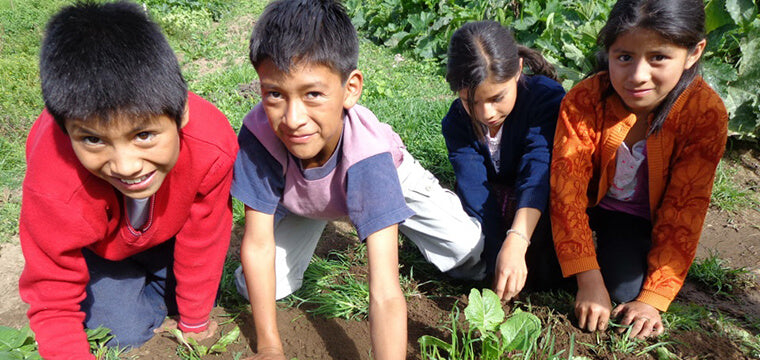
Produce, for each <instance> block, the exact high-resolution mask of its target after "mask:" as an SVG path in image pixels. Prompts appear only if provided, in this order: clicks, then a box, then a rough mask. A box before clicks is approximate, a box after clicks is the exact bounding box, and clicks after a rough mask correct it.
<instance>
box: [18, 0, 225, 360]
mask: <svg viewBox="0 0 760 360" xmlns="http://www.w3.org/2000/svg"><path fill="white" fill-rule="evenodd" d="M40 78H41V84H42V95H43V98H44V100H45V107H46V109H45V110H44V111H43V112H42V114H41V115H40V117H39V118H38V119H37V121H36V122H35V123H34V125H33V127H32V129H31V131H30V133H29V137H28V140H27V148H26V160H27V173H26V177H25V179H24V185H23V202H22V209H21V218H20V235H21V245H22V248H23V251H24V257H25V259H26V264H25V266H24V271H23V273H22V275H21V279H20V281H19V288H20V293H21V297H22V299H24V301H26V302H28V303H29V304H30V309H29V312H28V316H29V321H30V325H31V327H32V330H34V332H35V334H36V336H37V341H38V343H39V349H40V354H41V355H42V356H43V357H44V358H46V359H94V357H93V356H92V355H91V354H90V352H89V344H88V342H87V338H86V335H85V332H84V328H85V327H86V328H95V327H98V326H105V327H108V328H110V329H111V330H112V334H113V335H114V339H113V340H112V341H111V343H109V345H118V346H139V345H141V344H142V343H144V342H145V341H147V340H149V339H150V338H151V337H152V335H153V333H154V330H155V329H157V328H159V327H160V326H161V324H162V323H163V322H164V320H165V318H166V316H167V315H172V314H179V319H178V323H177V326H178V327H179V329H180V330H182V331H183V332H184V333H185V334H186V335H187V336H191V337H195V338H197V339H202V338H206V337H210V336H211V335H213V333H214V330H215V328H216V324H215V323H213V322H210V321H209V313H210V311H211V308H212V307H213V304H214V298H215V295H216V291H217V288H218V285H219V280H220V277H221V273H222V266H223V263H224V259H225V255H226V250H227V247H228V244H229V239H230V231H231V224H232V210H231V203H230V196H229V189H230V184H231V181H232V167H233V163H234V160H235V155H236V153H237V149H238V148H237V140H236V136H235V134H234V132H233V130H232V128H231V127H230V124H229V122H228V121H227V119H226V118H225V117H224V115H223V114H222V113H221V112H220V111H219V110H218V109H216V108H215V107H214V106H213V105H212V104H210V103H208V102H207V101H205V100H203V99H201V98H200V97H198V96H197V95H194V94H192V93H190V94H189V93H188V92H187V85H186V84H185V81H184V79H183V78H182V75H181V73H180V69H179V64H178V62H177V59H176V56H175V55H174V53H173V51H172V50H171V48H170V47H169V45H168V43H167V42H166V39H165V38H164V37H163V35H162V34H161V31H160V29H159V28H158V26H157V25H156V24H155V23H153V22H151V21H150V19H148V17H147V16H146V14H145V13H144V11H143V10H142V9H141V8H140V7H139V6H137V5H134V4H130V3H125V2H118V3H108V4H94V3H77V4H76V5H74V6H69V7H66V8H64V9H62V10H61V11H60V12H59V13H58V14H57V15H55V16H54V17H53V18H52V19H51V21H50V23H49V24H48V26H47V30H46V34H45V39H44V40H43V43H42V48H41V52H40Z"/></svg>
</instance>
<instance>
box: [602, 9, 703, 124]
mask: <svg viewBox="0 0 760 360" xmlns="http://www.w3.org/2000/svg"><path fill="white" fill-rule="evenodd" d="M636 29H647V30H651V31H654V32H655V33H657V34H659V35H660V36H661V37H662V38H663V39H665V40H667V41H669V42H671V43H673V44H675V45H677V46H681V47H684V48H686V49H688V50H689V51H690V52H691V51H693V50H694V49H695V48H696V46H697V44H698V43H699V42H700V41H702V40H703V39H704V38H705V4H704V2H703V1H702V0H619V1H618V2H616V3H615V5H614V6H613V8H612V10H611V11H610V16H609V18H608V20H607V23H606V24H605V25H604V27H603V28H602V30H601V31H600V32H599V37H598V38H597V40H596V42H597V44H598V45H599V46H601V47H602V48H603V49H604V50H603V51H601V52H599V53H598V54H597V66H596V69H595V70H594V72H600V71H608V70H609V59H608V56H607V52H608V51H609V49H610V47H612V45H613V44H614V43H615V40H617V38H618V36H620V35H621V34H624V33H627V32H629V31H635V30H636ZM698 74H699V60H698V61H697V62H696V63H695V64H694V65H693V66H692V67H691V68H689V69H687V70H686V71H684V72H683V74H681V78H680V79H679V80H678V83H677V84H676V86H675V88H673V90H671V91H670V93H669V94H668V95H667V96H666V97H665V99H663V101H662V103H660V105H659V106H658V107H657V108H656V109H655V110H654V119H653V120H652V125H651V126H650V128H649V134H650V135H651V134H654V133H656V132H657V131H659V130H660V128H662V124H663V123H664V122H665V119H666V118H667V117H668V113H670V109H671V108H672V107H673V104H675V102H676V100H677V99H678V97H679V96H680V95H681V93H683V92H684V90H686V88H687V87H689V85H690V84H691V82H692V81H693V80H694V79H695V78H696V77H697V75H698ZM612 92H614V89H612V87H611V86H610V90H608V92H607V93H605V94H603V96H608V95H611V93H612Z"/></svg>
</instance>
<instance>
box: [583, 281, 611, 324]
mask: <svg viewBox="0 0 760 360" xmlns="http://www.w3.org/2000/svg"><path fill="white" fill-rule="evenodd" d="M575 277H576V280H578V294H577V295H576V296H575V316H576V317H577V318H578V326H579V327H580V328H581V329H585V330H588V331H596V330H600V331H604V330H606V329H607V323H608V322H609V320H610V310H612V303H611V302H610V294H609V292H607V288H606V287H605V286H604V280H603V279H602V273H601V272H599V270H589V271H585V272H582V273H579V274H577V275H576V276H575Z"/></svg>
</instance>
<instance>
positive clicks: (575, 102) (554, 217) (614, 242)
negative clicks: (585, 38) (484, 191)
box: [550, 0, 727, 338]
mask: <svg viewBox="0 0 760 360" xmlns="http://www.w3.org/2000/svg"><path fill="white" fill-rule="evenodd" d="M704 19H705V13H704V4H703V2H702V0H619V1H618V2H617V3H616V4H615V6H614V7H613V9H612V11H611V12H610V16H609V20H608V21H607V24H606V25H605V26H604V28H603V29H602V30H601V33H600V34H599V38H598V40H597V43H598V44H599V45H600V46H601V47H603V49H604V52H603V53H601V55H602V56H600V58H601V59H600V60H601V61H599V65H600V68H599V69H597V71H596V73H595V74H594V75H593V76H591V77H590V78H588V79H586V80H584V81H582V82H581V83H579V84H578V85H577V86H575V87H574V88H573V89H572V90H570V92H568V94H567V96H566V97H565V98H564V100H563V102H562V105H561V108H560V114H559V120H558V123H557V131H556V134H555V141H554V155H553V156H554V157H553V159H552V165H551V180H550V182H551V194H550V197H551V200H550V212H551V222H552V230H553V234H554V243H555V248H556V250H557V256H558V258H559V262H560V265H561V267H562V272H563V274H564V276H571V275H575V278H576V281H577V284H578V292H577V295H576V300H575V315H576V316H577V318H578V324H579V326H580V327H581V328H584V329H587V330H589V331H595V330H605V329H606V328H607V323H608V321H609V318H610V316H612V317H618V318H619V322H620V324H622V325H625V326H628V325H631V333H630V335H631V336H634V337H637V338H645V337H647V336H650V335H660V334H661V333H662V332H663V331H664V327H663V324H662V319H661V317H660V312H661V311H666V310H667V308H668V306H669V305H670V303H671V301H673V299H674V298H675V296H676V294H677V293H678V291H679V290H680V289H681V286H682V285H683V281H684V279H685V277H686V273H687V272H688V269H689V266H691V263H692V261H693V260H694V256H695V253H696V249H697V243H698V241H699V236H700V233H701V229H702V224H703V222H704V218H705V214H706V212H707V207H708V205H709V202H710V192H711V190H712V184H713V178H714V176H715V168H716V167H717V164H718V162H719V161H720V158H721V156H722V154H723V150H724V148H725V143H726V126H727V114H726V109H725V107H724V106H723V103H722V101H721V100H720V98H719V97H718V95H717V94H716V93H715V92H714V91H713V90H712V89H711V88H710V87H709V86H708V85H707V83H705V81H704V80H703V79H702V78H701V77H700V76H699V75H698V72H699V58H700V56H701V55H702V52H703V50H704V48H705V44H706V41H705V36H704ZM592 232H593V233H595V235H596V244H595V241H594V238H593V237H592ZM611 300H612V301H615V303H617V304H618V305H617V306H616V307H615V308H614V310H613V309H612V303H611ZM621 330H622V329H621Z"/></svg>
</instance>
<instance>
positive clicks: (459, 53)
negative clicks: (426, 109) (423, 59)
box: [446, 20, 557, 139]
mask: <svg viewBox="0 0 760 360" xmlns="http://www.w3.org/2000/svg"><path fill="white" fill-rule="evenodd" d="M520 58H522V59H523V64H524V65H525V66H527V67H528V68H530V70H531V72H532V73H533V74H539V75H544V76H547V77H549V78H552V79H554V80H557V72H556V71H555V70H554V66H552V65H551V64H550V63H549V62H548V61H546V59H544V57H543V55H541V53H540V52H538V51H536V50H533V49H530V48H527V47H525V46H522V45H519V44H517V42H515V39H514V37H513V36H512V33H511V32H510V31H509V30H508V29H506V28H504V27H503V26H501V24H499V23H498V22H496V21H489V20H486V21H476V22H470V23H467V24H464V25H463V26H462V27H461V28H459V29H457V31H455V32H454V34H453V35H452V36H451V41H450V42H449V49H448V63H447V64H446V81H447V82H448V83H449V87H450V88H451V90H452V91H455V92H457V91H461V90H465V89H466V91H467V104H466V105H467V108H468V109H473V108H474V96H475V90H476V89H477V87H478V86H479V85H480V84H482V83H483V82H484V81H486V79H488V78H489V77H492V78H493V80H494V81H496V82H504V81H507V80H509V79H511V78H513V77H515V76H517V74H518V72H519V71H520ZM472 115H473V116H471V120H472V125H473V129H474V130H475V133H476V134H477V135H478V137H479V138H481V139H482V138H483V136H484V134H483V131H482V129H481V128H480V125H479V123H478V122H477V120H476V119H475V118H474V115H475V114H472Z"/></svg>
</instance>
